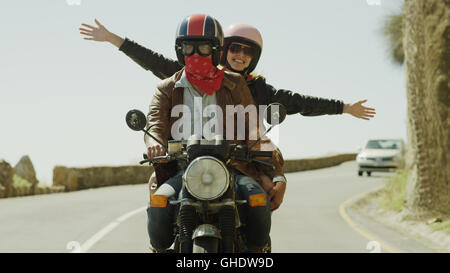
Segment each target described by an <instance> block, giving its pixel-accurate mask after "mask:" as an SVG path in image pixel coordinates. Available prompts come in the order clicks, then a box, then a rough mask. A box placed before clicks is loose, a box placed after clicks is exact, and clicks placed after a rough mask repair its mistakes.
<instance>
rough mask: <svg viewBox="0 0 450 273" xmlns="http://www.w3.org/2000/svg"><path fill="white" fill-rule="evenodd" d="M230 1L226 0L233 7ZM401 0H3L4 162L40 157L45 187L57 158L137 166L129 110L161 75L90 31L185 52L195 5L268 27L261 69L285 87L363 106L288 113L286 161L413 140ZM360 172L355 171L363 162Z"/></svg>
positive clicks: (145, 99)
mask: <svg viewBox="0 0 450 273" xmlns="http://www.w3.org/2000/svg"><path fill="white" fill-rule="evenodd" d="M224 3H226V4H224ZM401 6H402V0H370V1H369V0H342V1H335V0H295V1H294V0H292V1H287V0H282V1H268V0H259V1H253V0H248V1H236V0H229V1H226V2H225V1H212V0H192V1H184V0H175V1H143V0H142V1H107V0H95V1H94V0H58V1H56V0H42V1H24V0H16V1H2V2H1V4H0V31H1V33H2V41H1V43H0V128H1V129H0V130H1V131H0V158H3V159H4V160H6V161H7V162H9V163H10V164H11V165H12V166H14V165H15V164H16V163H17V162H18V161H19V159H20V158H21V157H22V156H23V155H29V156H30V158H31V160H32V162H33V164H34V167H35V169H36V172H37V178H38V179H39V180H40V182H41V183H43V184H51V181H52V173H53V167H54V166H68V167H86V166H104V165H109V166H116V165H129V164H136V163H137V161H138V160H139V159H140V158H141V156H142V153H143V152H144V151H145V145H144V142H143V135H142V134H141V133H139V132H134V131H131V130H130V129H128V127H127V126H126V124H125V114H126V113H127V111H128V110H129V109H140V110H142V111H143V112H144V113H147V111H148V106H149V103H150V100H151V98H152V96H153V94H154V90H155V86H156V84H157V83H158V82H159V81H160V80H159V79H158V78H156V77H155V76H154V75H153V74H152V73H151V72H150V71H146V70H144V69H142V68H141V67H140V66H138V65H137V64H136V63H134V62H133V61H132V60H131V59H129V58H128V57H127V56H126V55H125V54H123V53H122V52H120V51H119V50H118V49H117V48H116V47H114V46H113V45H111V44H109V43H100V42H93V41H87V40H83V39H82V35H81V34H79V31H78V28H79V27H80V26H81V23H88V24H91V25H95V23H94V18H97V19H98V20H99V21H100V22H101V23H102V24H103V25H104V26H105V27H106V28H107V29H108V30H109V31H111V32H114V33H116V34H117V35H119V36H121V37H128V38H129V39H131V40H134V41H136V42H138V43H140V44H141V45H143V46H146V47H148V48H151V49H153V50H155V51H157V52H160V53H162V54H164V55H165V56H167V57H170V58H173V59H175V58H176V55H175V50H174V41H175V30H176V27H177V25H178V23H179V22H180V21H181V20H182V19H183V18H184V17H186V16H188V15H190V14H194V13H206V14H209V15H211V16H213V17H215V18H216V19H217V20H218V21H219V22H220V23H221V25H222V26H223V27H224V28H225V27H226V26H228V25H230V24H231V23H235V22H242V23H247V24H251V25H253V26H255V27H257V28H258V29H259V30H260V32H261V34H262V36H263V41H264V46H263V51H262V55H261V59H260V61H259V63H258V66H257V67H256V69H255V72H259V73H261V74H263V75H264V76H265V77H266V79H267V82H268V83H269V84H271V85H273V86H274V87H276V88H278V89H288V90H291V91H294V92H297V93H300V94H304V95H310V96H317V97H323V98H332V99H339V100H343V101H344V102H345V103H354V102H357V101H359V100H362V99H367V100H368V102H367V103H366V104H365V105H366V106H369V107H373V108H375V109H376V112H377V114H376V116H375V117H374V118H373V119H372V120H370V121H366V120H360V119H356V118H354V117H352V116H350V115H347V114H344V115H334V116H330V115H327V116H320V117H303V116H301V115H299V114H297V115H291V116H288V117H287V119H286V121H285V122H284V123H283V124H281V125H280V126H279V132H280V133H279V141H278V144H279V147H280V149H281V151H282V153H283V155H284V157H285V159H295V158H307V157H317V156H323V155H327V154H331V153H352V152H356V151H357V149H358V147H361V146H362V145H363V143H364V142H365V140H366V139H368V138H371V137H396V138H403V139H404V140H405V141H407V138H406V87H405V81H406V80H405V69H404V66H399V65H396V64H394V63H393V62H392V61H391V59H390V55H389V46H388V44H387V40H386V39H385V37H384V36H383V35H382V34H381V28H382V24H383V22H384V20H385V19H386V18H387V17H388V16H389V15H392V14H396V13H398V12H399V11H400V10H401ZM355 173H356V170H355Z"/></svg>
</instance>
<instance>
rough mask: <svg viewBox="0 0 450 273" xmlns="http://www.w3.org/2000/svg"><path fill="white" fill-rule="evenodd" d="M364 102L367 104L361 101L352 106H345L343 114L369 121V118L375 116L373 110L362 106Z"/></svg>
mask: <svg viewBox="0 0 450 273" xmlns="http://www.w3.org/2000/svg"><path fill="white" fill-rule="evenodd" d="M365 102H367V100H361V101H358V102H355V103H353V104H345V105H344V111H343V112H344V113H347V114H350V115H352V116H354V117H356V118H360V119H365V120H370V118H373V117H374V116H375V114H376V113H375V109H374V108H369V107H365V106H363V105H362V104H363V103H365Z"/></svg>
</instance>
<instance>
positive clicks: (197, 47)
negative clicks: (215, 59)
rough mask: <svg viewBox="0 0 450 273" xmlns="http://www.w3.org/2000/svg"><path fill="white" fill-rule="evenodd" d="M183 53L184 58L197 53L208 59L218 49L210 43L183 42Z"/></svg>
mask: <svg viewBox="0 0 450 273" xmlns="http://www.w3.org/2000/svg"><path fill="white" fill-rule="evenodd" d="M180 49H181V52H182V53H183V55H184V56H186V57H189V56H192V55H194V54H195V53H197V54H198V55H200V56H202V57H208V56H209V55H211V54H212V53H213V50H216V49H217V47H215V46H212V45H211V44H210V43H209V42H205V41H200V42H183V43H182V44H181V48H180Z"/></svg>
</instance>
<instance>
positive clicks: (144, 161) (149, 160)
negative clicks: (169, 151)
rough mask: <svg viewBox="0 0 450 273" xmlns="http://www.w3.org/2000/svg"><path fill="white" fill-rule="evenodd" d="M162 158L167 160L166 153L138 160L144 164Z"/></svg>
mask: <svg viewBox="0 0 450 273" xmlns="http://www.w3.org/2000/svg"><path fill="white" fill-rule="evenodd" d="M162 160H168V157H167V156H166V155H163V156H155V157H152V158H147V159H145V160H142V161H139V164H141V165H142V164H145V163H155V162H158V161H162Z"/></svg>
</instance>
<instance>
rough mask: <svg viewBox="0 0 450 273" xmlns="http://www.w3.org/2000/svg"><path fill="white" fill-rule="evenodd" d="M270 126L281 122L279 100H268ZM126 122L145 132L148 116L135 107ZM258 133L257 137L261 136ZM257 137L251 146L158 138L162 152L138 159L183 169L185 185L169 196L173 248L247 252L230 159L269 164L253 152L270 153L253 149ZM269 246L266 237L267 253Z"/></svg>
mask: <svg viewBox="0 0 450 273" xmlns="http://www.w3.org/2000/svg"><path fill="white" fill-rule="evenodd" d="M264 117H265V119H266V121H267V122H268V123H269V124H270V127H269V128H268V129H267V130H266V132H265V133H264V134H263V136H264V135H265V134H267V133H268V132H269V131H270V130H271V129H272V128H273V126H274V125H276V124H279V123H281V122H282V121H283V120H284V119H285V117H286V110H285V108H284V107H283V105H281V104H271V105H269V106H268V107H267V109H266V111H265V115H264ZM126 122H127V125H128V126H129V127H130V128H131V129H132V130H135V131H144V133H145V134H147V135H149V136H150V137H152V138H153V139H155V140H156V141H157V142H159V141H158V140H157V139H156V138H155V137H154V136H152V135H151V134H149V133H148V132H147V131H146V130H145V129H144V128H145V126H146V123H147V120H146V118H145V115H144V114H143V113H142V112H141V111H139V110H131V111H129V112H128V113H127V115H126ZM263 136H261V137H263ZM261 137H260V138H259V139H258V140H257V141H256V142H254V143H253V144H252V145H251V146H247V145H236V144H230V143H229V142H228V141H226V140H222V139H220V138H218V139H214V140H205V139H198V138H196V137H192V138H190V139H189V140H187V141H169V143H168V145H167V146H166V145H164V144H163V143H160V142H159V143H160V144H161V145H162V146H163V147H164V148H165V149H166V155H165V156H159V157H154V158H147V157H146V154H144V158H145V159H144V160H143V161H141V162H140V164H145V163H149V164H150V165H152V164H155V163H162V162H164V163H167V162H174V161H175V162H176V163H177V166H178V169H179V170H182V171H183V176H182V178H183V187H182V190H181V194H180V198H179V199H178V200H176V201H170V204H172V205H176V211H177V213H175V215H176V219H174V226H175V229H174V232H175V242H174V250H175V252H181V253H217V252H222V253H232V252H247V251H248V250H247V247H246V238H245V235H244V233H243V231H242V227H243V226H244V225H245V223H242V222H241V220H240V217H239V213H238V206H239V205H241V204H244V203H246V202H247V201H246V200H237V199H236V191H235V187H236V181H235V179H234V178H235V175H234V173H235V169H234V168H233V167H232V165H231V162H232V161H233V160H237V161H245V162H257V163H259V164H263V165H266V166H270V167H272V168H273V165H272V164H271V163H269V162H266V161H263V160H259V159H256V157H267V158H270V157H272V151H253V150H252V148H253V147H254V146H255V145H256V144H257V143H258V142H260V141H261ZM270 251H271V245H270V242H269V244H268V246H267V247H266V249H265V252H270Z"/></svg>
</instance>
